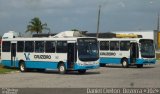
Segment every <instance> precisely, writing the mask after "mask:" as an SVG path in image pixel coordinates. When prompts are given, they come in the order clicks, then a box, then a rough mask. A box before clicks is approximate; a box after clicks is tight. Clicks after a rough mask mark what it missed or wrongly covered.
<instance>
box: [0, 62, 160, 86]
mask: <svg viewBox="0 0 160 94" xmlns="http://www.w3.org/2000/svg"><path fill="white" fill-rule="evenodd" d="M0 88H160V62H158V63H157V64H155V65H146V66H144V68H136V67H131V68H122V67H121V65H108V66H106V67H101V68H99V69H94V70H88V71H87V72H86V74H83V75H80V74H78V73H77V72H71V73H68V74H65V75H61V74H59V73H58V72H57V71H56V70H54V71H46V72H26V73H21V72H14V73H9V74H1V75H0Z"/></svg>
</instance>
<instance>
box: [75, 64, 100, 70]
mask: <svg viewBox="0 0 160 94" xmlns="http://www.w3.org/2000/svg"><path fill="white" fill-rule="evenodd" d="M97 68H99V64H98V65H83V66H82V65H81V66H80V65H78V64H76V65H75V66H74V70H88V69H97Z"/></svg>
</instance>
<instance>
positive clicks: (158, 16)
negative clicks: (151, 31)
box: [157, 13, 159, 32]
mask: <svg viewBox="0 0 160 94" xmlns="http://www.w3.org/2000/svg"><path fill="white" fill-rule="evenodd" d="M157 31H158V32H159V13H158V19H157Z"/></svg>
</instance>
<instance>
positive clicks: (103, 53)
mask: <svg viewBox="0 0 160 94" xmlns="http://www.w3.org/2000/svg"><path fill="white" fill-rule="evenodd" d="M100 55H105V56H115V55H116V53H115V52H101V53H100Z"/></svg>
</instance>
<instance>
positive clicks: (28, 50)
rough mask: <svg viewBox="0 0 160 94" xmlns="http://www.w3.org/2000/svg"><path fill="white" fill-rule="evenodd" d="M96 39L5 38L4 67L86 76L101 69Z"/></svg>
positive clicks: (3, 47) (2, 53)
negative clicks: (89, 71) (89, 70)
mask: <svg viewBox="0 0 160 94" xmlns="http://www.w3.org/2000/svg"><path fill="white" fill-rule="evenodd" d="M97 44H98V41H97V39H96V38H90V37H73V38H53V37H45V38H22V37H16V38H14V37H13V38H5V37H4V39H2V46H1V47H2V49H1V59H2V65H4V66H7V67H16V68H19V69H20V71H21V72H25V71H27V70H29V69H37V70H45V69H58V70H59V72H60V73H61V74H64V73H66V71H70V70H73V71H78V72H79V73H85V72H86V70H88V69H95V68H98V67H99V47H98V45H97Z"/></svg>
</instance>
